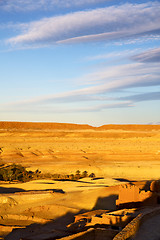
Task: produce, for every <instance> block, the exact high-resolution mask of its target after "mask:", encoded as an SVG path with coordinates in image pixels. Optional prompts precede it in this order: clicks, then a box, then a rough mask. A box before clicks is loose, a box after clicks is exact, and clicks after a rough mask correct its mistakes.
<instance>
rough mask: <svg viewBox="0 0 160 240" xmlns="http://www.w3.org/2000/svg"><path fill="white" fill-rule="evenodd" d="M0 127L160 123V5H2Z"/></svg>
mask: <svg viewBox="0 0 160 240" xmlns="http://www.w3.org/2000/svg"><path fill="white" fill-rule="evenodd" d="M0 20H1V21H0V84H1V88H0V120H1V121H4V120H7V121H45V122H70V123H87V124H90V125H93V126H99V125H103V124H110V123H111V124H122V123H124V124H131V123H133V124H135V123H136V124H149V123H152V124H153V123H154V124H157V123H159V122H160V110H159V109H160V1H131V0H129V1H118V0H113V1H112V0H34V1H32V0H25V1H24V0H14V1H11V0H4V1H3V0H0Z"/></svg>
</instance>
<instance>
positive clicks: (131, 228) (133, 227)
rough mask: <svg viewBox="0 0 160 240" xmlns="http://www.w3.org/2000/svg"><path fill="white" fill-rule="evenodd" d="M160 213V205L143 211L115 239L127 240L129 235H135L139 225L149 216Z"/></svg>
mask: <svg viewBox="0 0 160 240" xmlns="http://www.w3.org/2000/svg"><path fill="white" fill-rule="evenodd" d="M159 214H160V207H158V208H154V209H151V210H148V211H145V212H143V213H140V214H139V215H138V216H137V217H136V218H134V219H133V220H132V221H131V222H130V223H129V224H128V225H127V226H126V227H125V228H124V229H123V230H122V231H121V232H119V233H118V234H117V235H116V236H115V237H114V238H113V240H126V239H128V238H129V237H132V236H134V235H135V234H136V233H137V231H138V229H139V226H140V225H141V224H142V223H143V222H145V221H146V220H147V219H148V218H151V217H152V216H155V215H159Z"/></svg>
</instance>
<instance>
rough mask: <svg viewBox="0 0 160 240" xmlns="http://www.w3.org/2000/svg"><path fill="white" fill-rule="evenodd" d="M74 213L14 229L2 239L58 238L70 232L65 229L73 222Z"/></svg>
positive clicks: (80, 212)
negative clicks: (44, 222) (43, 222)
mask: <svg viewBox="0 0 160 240" xmlns="http://www.w3.org/2000/svg"><path fill="white" fill-rule="evenodd" d="M86 211H87V210H81V211H79V212H77V214H82V213H84V212H86ZM74 216H75V213H72V212H68V213H66V214H65V215H63V216H61V217H58V218H57V219H55V220H54V221H51V222H48V223H46V224H37V223H34V224H31V225H29V226H27V227H25V228H20V229H14V230H13V231H12V232H11V233H9V234H8V235H7V236H6V237H5V238H4V239H5V240H13V239H14V240H21V239H34V236H35V237H36V239H38V236H39V237H42V236H45V237H46V238H45V239H52V240H54V239H59V238H61V237H65V236H68V235H70V234H71V233H70V232H69V231H67V227H66V226H67V225H68V224H70V223H72V222H74Z"/></svg>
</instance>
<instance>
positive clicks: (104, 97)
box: [5, 63, 160, 111]
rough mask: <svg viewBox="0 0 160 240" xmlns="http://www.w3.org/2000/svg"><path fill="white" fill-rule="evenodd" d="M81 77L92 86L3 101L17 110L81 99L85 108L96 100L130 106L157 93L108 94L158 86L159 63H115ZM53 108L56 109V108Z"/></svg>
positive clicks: (157, 97)
mask: <svg viewBox="0 0 160 240" xmlns="http://www.w3.org/2000/svg"><path fill="white" fill-rule="evenodd" d="M83 80H84V81H86V80H88V81H91V80H92V84H93V85H91V86H90V87H83V88H81V89H76V90H72V91H68V92H62V93H58V94H53V95H48V96H40V97H36V98H34V99H29V100H26V101H21V102H15V103H10V104H6V105H5V107H6V108H8V107H10V106H12V107H13V108H15V107H16V108H19V109H25V108H31V109H32V108H33V107H34V106H38V107H40V106H41V107H42V106H52V105H55V104H58V105H61V104H62V105H63V104H69V103H75V102H81V104H82V105H83V103H82V102H84V104H87V106H88V105H90V106H91V107H86V109H89V108H94V109H95V110H96V104H97V102H100V103H101V104H99V105H97V109H102V108H103V109H104V108H105V106H106V108H109V107H110V108H113V107H118V106H119V107H121V105H122V106H132V103H133V104H134V102H139V101H148V100H159V93H149V95H147V94H146V95H145V94H144V95H143V94H142V95H141V94H140V95H135V96H132V95H130V96H126V97H123V98H119V97H118V96H116V97H110V96H111V94H110V93H115V92H117V91H121V90H126V94H127V90H128V89H132V88H137V89H140V88H141V87H150V86H160V71H159V64H158V63H157V64H156V63H154V64H152V65H151V64H148V63H132V64H126V65H121V66H116V67H112V68H108V69H105V70H104V71H97V72H94V73H91V74H90V75H89V74H88V75H86V76H82V79H81V81H83ZM94 82H96V85H94ZM139 91H140V90H139ZM154 94H155V95H154ZM114 96H115V95H114ZM149 96H150V97H149ZM117 101H118V102H119V101H120V102H121V103H120V105H118V104H119V103H116V102H117ZM126 101H127V102H126ZM93 103H95V105H94V107H93V106H92V105H93ZM123 103H124V105H123ZM100 106H102V107H100ZM77 109H78V108H77ZM83 109H84V108H83ZM56 111H59V108H58V109H57V110H56ZM97 111H98V110H97Z"/></svg>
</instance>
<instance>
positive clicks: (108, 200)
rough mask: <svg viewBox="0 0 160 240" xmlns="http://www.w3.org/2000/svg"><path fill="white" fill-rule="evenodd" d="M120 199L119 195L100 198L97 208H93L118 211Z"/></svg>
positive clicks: (95, 207)
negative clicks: (117, 201)
mask: <svg viewBox="0 0 160 240" xmlns="http://www.w3.org/2000/svg"><path fill="white" fill-rule="evenodd" d="M117 199H118V195H117V194H111V195H110V196H107V197H99V198H98V199H97V202H96V204H95V206H94V207H93V210H98V209H102V210H112V211H113V210H116V200H117Z"/></svg>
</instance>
